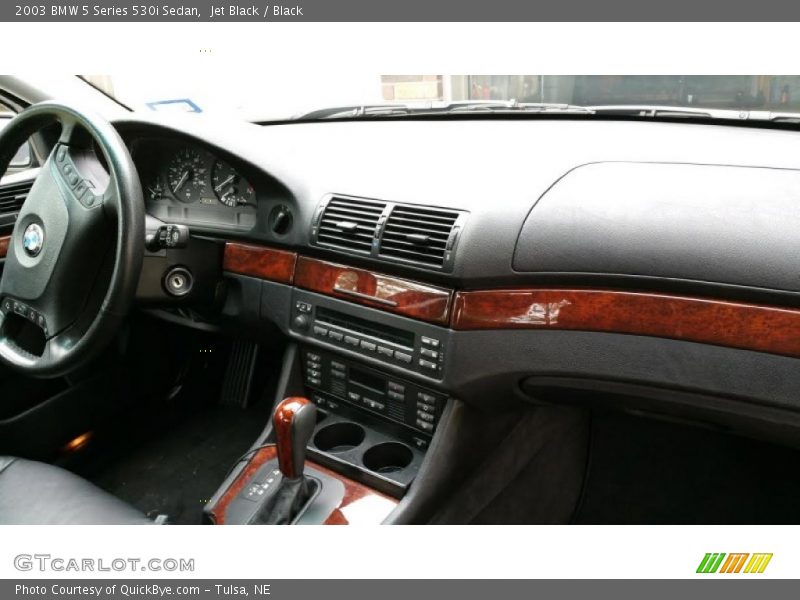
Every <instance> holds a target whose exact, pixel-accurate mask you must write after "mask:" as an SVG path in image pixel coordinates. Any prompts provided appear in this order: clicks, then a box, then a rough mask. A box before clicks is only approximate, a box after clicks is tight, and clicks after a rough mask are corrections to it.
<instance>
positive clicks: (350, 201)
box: [312, 196, 386, 254]
mask: <svg viewBox="0 0 800 600" xmlns="http://www.w3.org/2000/svg"><path fill="white" fill-rule="evenodd" d="M385 208H386V203H385V202H379V201H377V200H365V199H361V198H348V197H344V196H331V197H330V198H329V199H328V201H327V203H324V204H323V205H322V206H320V209H319V210H321V211H322V212H321V214H320V215H319V216H318V217H317V220H318V222H317V223H315V224H314V229H315V230H316V231H315V233H316V242H317V244H319V245H320V246H333V247H335V248H341V249H345V250H353V251H356V252H361V253H364V254H370V253H371V252H372V244H373V241H374V240H375V239H376V238H375V230H376V229H377V227H378V222H379V221H380V218H381V214H382V213H383V210H384V209H385ZM313 233H314V232H312V235H313Z"/></svg>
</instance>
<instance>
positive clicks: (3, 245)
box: [0, 235, 11, 258]
mask: <svg viewBox="0 0 800 600" xmlns="http://www.w3.org/2000/svg"><path fill="white" fill-rule="evenodd" d="M10 243H11V236H10V235H3V236H0V258H5V257H6V254H8V245H9V244H10Z"/></svg>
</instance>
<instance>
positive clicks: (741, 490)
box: [0, 98, 800, 525]
mask: <svg viewBox="0 0 800 600" xmlns="http://www.w3.org/2000/svg"><path fill="white" fill-rule="evenodd" d="M16 100H17V105H16V108H18V109H19V111H20V113H19V115H18V116H17V117H16V118H15V119H13V120H12V121H11V122H10V123H9V124H8V125H7V126H6V127H5V128H3V129H2V131H0V166H2V167H5V166H6V165H7V164H8V162H9V161H10V160H11V157H12V156H13V155H14V153H16V152H17V151H18V148H19V147H20V145H21V144H23V143H24V142H25V140H27V139H29V138H30V139H31V143H32V144H33V147H34V149H35V152H34V153H33V160H34V163H33V164H31V165H30V168H27V169H22V170H19V171H13V172H12V171H9V173H8V174H7V175H6V176H5V177H4V178H3V180H2V185H0V268H2V269H3V272H2V280H0V361H1V362H2V365H1V366H0V523H75V524H79V523H131V524H361V523H366V524H375V525H377V524H569V523H574V524H760V523H775V524H778V523H796V522H800V508H798V507H800V479H798V478H795V477H794V476H792V475H791V473H792V472H793V466H794V465H795V464H796V462H797V461H798V459H800V454H799V453H798V450H797V448H798V440H800V437H798V432H800V396H799V395H798V390H800V362H798V357H800V266H799V265H800V262H798V260H797V257H796V255H795V254H794V250H795V249H796V248H800V211H798V201H800V159H798V157H800V133H798V132H797V131H795V126H794V125H792V124H775V125H770V126H767V125H763V124H762V125H760V126H758V127H755V126H752V125H751V124H748V123H738V124H737V123H729V122H711V121H703V122H696V121H692V122H689V121H687V120H686V119H681V118H678V117H676V118H671V117H668V118H663V119H653V118H635V117H629V116H623V115H619V116H607V117H604V118H597V117H589V116H585V115H580V114H574V115H566V116H553V115H524V116H520V117H515V116H508V115H505V116H502V117H500V116H487V115H473V114H469V115H457V116H452V117H447V118H427V117H424V116H423V117H415V118H393V117H386V118H383V117H376V118H371V119H344V120H336V121H303V120H298V121H295V122H291V121H290V122H280V123H264V124H258V123H248V122H241V121H227V120H225V121H223V120H217V119H214V118H211V117H205V118H201V117H196V116H191V115H158V114H140V113H136V112H131V113H129V114H127V115H125V116H122V117H113V118H110V119H106V118H105V117H102V116H100V115H99V114H98V113H95V112H92V111H90V110H84V109H83V108H82V107H80V106H77V105H75V106H73V105H71V104H63V103H60V102H57V101H51V102H45V103H39V104H34V105H32V106H30V107H27V108H26V103H25V102H23V101H21V100H19V99H18V98H17V99H16ZM8 103H9V104H11V102H8ZM343 140H347V144H346V145H344V144H343V143H342V141H343ZM37 157H38V159H37Z"/></svg>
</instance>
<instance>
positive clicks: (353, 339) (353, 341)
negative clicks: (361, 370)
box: [344, 335, 358, 346]
mask: <svg viewBox="0 0 800 600" xmlns="http://www.w3.org/2000/svg"><path fill="white" fill-rule="evenodd" d="M344 343H345V344H349V345H351V346H358V338H356V337H353V336H352V335H346V336H344Z"/></svg>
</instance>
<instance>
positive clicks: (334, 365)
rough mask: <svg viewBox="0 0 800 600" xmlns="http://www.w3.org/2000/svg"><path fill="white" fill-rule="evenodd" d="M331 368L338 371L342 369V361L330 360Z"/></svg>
mask: <svg viewBox="0 0 800 600" xmlns="http://www.w3.org/2000/svg"><path fill="white" fill-rule="evenodd" d="M331 369H339V370H340V371H344V369H345V367H344V363H340V362H339V361H338V360H332V361H331Z"/></svg>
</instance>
